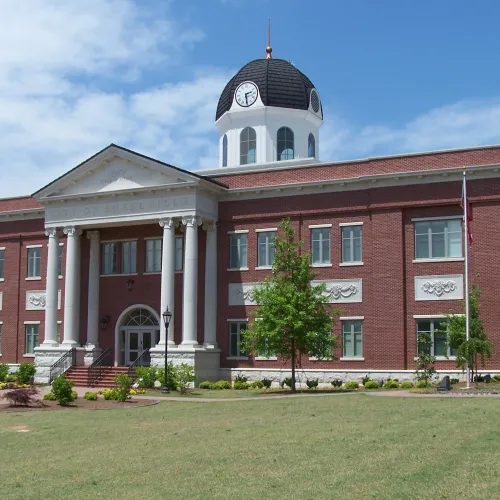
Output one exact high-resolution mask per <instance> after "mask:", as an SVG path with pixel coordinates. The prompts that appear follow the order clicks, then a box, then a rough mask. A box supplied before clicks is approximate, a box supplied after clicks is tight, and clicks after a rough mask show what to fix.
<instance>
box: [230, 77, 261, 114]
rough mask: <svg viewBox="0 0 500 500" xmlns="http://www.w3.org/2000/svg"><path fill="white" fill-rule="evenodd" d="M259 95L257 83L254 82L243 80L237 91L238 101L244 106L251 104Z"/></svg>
mask: <svg viewBox="0 0 500 500" xmlns="http://www.w3.org/2000/svg"><path fill="white" fill-rule="evenodd" d="M258 95H259V90H258V89H257V85H255V83H252V82H243V83H242V84H240V85H239V86H238V88H237V89H236V92H235V96H236V102H237V103H238V104H239V105H240V106H242V107H244V108H248V107H249V106H251V105H252V104H253V103H254V102H255V101H256V100H257V96H258Z"/></svg>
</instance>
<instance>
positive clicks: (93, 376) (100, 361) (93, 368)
mask: <svg viewBox="0 0 500 500" xmlns="http://www.w3.org/2000/svg"><path fill="white" fill-rule="evenodd" d="M110 354H111V349H110V348H109V347H108V349H106V350H105V351H104V352H103V353H102V354H101V355H100V356H99V357H98V358H97V359H96V360H95V361H94V362H93V363H92V364H91V365H90V366H89V371H88V383H89V386H90V387H93V386H94V384H95V383H96V382H97V381H98V380H100V379H101V378H102V372H103V371H104V370H105V369H106V368H108V367H110V366H111V365H110V364H106V363H105V362H108V361H107V359H106V358H108V357H109V355H110Z"/></svg>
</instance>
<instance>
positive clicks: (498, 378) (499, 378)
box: [493, 374, 500, 382]
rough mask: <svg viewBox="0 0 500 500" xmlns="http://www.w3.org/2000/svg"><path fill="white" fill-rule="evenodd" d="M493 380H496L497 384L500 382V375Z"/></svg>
mask: <svg viewBox="0 0 500 500" xmlns="http://www.w3.org/2000/svg"><path fill="white" fill-rule="evenodd" d="M493 378H494V379H495V380H496V381H497V382H500V374H498V375H493Z"/></svg>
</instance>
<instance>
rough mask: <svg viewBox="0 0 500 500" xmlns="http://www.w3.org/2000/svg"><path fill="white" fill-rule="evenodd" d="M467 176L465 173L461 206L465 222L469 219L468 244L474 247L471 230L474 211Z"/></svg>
mask: <svg viewBox="0 0 500 500" xmlns="http://www.w3.org/2000/svg"><path fill="white" fill-rule="evenodd" d="M466 183H467V175H466V173H465V171H464V181H463V183H462V199H461V201H460V206H461V207H462V209H463V211H464V220H465V218H466V217H467V242H468V243H469V245H472V233H471V230H470V223H471V220H472V210H471V206H470V202H469V197H468V196H467V184H466Z"/></svg>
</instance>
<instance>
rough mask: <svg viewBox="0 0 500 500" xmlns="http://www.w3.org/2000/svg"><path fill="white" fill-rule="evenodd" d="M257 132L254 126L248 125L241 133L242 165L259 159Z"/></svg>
mask: <svg viewBox="0 0 500 500" xmlns="http://www.w3.org/2000/svg"><path fill="white" fill-rule="evenodd" d="M256 152H257V134H256V133H255V130H254V129H253V128H252V127H246V128H244V129H243V130H242V131H241V134H240V165H247V164H249V163H255V162H256V161H257V153H256Z"/></svg>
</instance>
